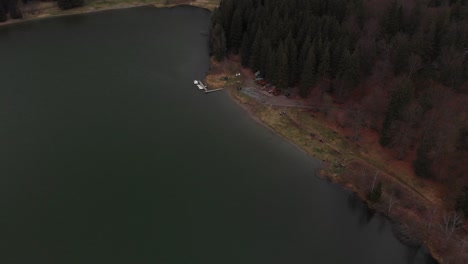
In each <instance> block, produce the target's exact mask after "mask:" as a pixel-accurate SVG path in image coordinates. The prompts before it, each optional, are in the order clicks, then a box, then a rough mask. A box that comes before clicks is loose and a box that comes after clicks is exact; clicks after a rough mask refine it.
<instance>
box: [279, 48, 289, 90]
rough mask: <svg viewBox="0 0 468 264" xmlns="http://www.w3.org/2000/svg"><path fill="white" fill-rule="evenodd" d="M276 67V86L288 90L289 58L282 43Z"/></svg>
mask: <svg viewBox="0 0 468 264" xmlns="http://www.w3.org/2000/svg"><path fill="white" fill-rule="evenodd" d="M276 65H277V69H276V84H277V85H278V86H279V87H280V88H286V87H287V86H288V81H289V76H288V75H289V58H288V56H287V52H286V49H285V48H284V45H283V43H282V42H281V43H280V45H279V47H278V51H277V63H276Z"/></svg>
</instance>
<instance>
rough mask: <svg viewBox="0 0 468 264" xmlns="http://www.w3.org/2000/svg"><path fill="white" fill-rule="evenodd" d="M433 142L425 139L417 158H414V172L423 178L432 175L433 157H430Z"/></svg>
mask: <svg viewBox="0 0 468 264" xmlns="http://www.w3.org/2000/svg"><path fill="white" fill-rule="evenodd" d="M430 149H431V144H430V143H429V141H428V140H424V139H423V142H422V143H421V145H420V146H419V148H418V151H417V153H416V154H417V156H416V160H414V163H413V164H414V172H415V173H416V175H418V176H420V177H423V178H431V177H432V162H433V161H432V159H431V158H430V157H429V151H430Z"/></svg>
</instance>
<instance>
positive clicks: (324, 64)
mask: <svg viewBox="0 0 468 264" xmlns="http://www.w3.org/2000/svg"><path fill="white" fill-rule="evenodd" d="M318 74H319V76H320V77H322V78H329V77H330V49H329V46H328V45H326V46H325V49H323V53H322V56H321V59H320V64H319V66H318Z"/></svg>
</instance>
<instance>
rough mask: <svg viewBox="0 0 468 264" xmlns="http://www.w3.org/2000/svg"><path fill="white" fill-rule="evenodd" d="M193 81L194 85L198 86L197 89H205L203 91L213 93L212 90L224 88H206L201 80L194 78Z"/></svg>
mask: <svg viewBox="0 0 468 264" xmlns="http://www.w3.org/2000/svg"><path fill="white" fill-rule="evenodd" d="M193 83H194V84H195V86H197V87H198V89H200V90H205V93H213V92H217V91H221V90H223V89H224V88H219V89H213V90H208V87H207V86H206V85H204V84H203V83H202V82H201V81H198V80H195V81H194V82H193Z"/></svg>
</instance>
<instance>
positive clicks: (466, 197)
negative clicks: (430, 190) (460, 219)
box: [455, 186, 468, 219]
mask: <svg viewBox="0 0 468 264" xmlns="http://www.w3.org/2000/svg"><path fill="white" fill-rule="evenodd" d="M455 208H456V209H457V211H460V212H462V213H463V214H464V215H465V218H466V219H468V186H465V187H464V188H463V191H462V193H461V194H460V195H459V196H458V198H457V203H456V206H455Z"/></svg>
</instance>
